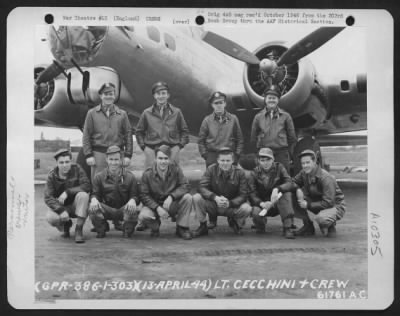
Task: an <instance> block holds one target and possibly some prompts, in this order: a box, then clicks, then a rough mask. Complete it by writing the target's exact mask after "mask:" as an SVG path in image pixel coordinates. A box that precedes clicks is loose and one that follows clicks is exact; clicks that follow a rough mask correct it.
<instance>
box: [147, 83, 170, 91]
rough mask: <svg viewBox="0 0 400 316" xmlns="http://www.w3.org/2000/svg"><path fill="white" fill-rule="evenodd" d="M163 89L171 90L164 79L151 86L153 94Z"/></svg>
mask: <svg viewBox="0 0 400 316" xmlns="http://www.w3.org/2000/svg"><path fill="white" fill-rule="evenodd" d="M161 90H168V91H169V87H168V85H167V83H165V82H163V81H159V82H156V83H155V84H153V86H152V87H151V94H154V93H156V92H158V91H161Z"/></svg>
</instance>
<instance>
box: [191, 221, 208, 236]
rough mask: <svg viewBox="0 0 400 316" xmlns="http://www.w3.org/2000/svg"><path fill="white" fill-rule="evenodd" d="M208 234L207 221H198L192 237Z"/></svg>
mask: <svg viewBox="0 0 400 316" xmlns="http://www.w3.org/2000/svg"><path fill="white" fill-rule="evenodd" d="M206 235H208V228H207V222H203V223H200V226H199V228H197V229H196V230H195V231H194V232H193V237H194V238H196V237H200V236H206Z"/></svg>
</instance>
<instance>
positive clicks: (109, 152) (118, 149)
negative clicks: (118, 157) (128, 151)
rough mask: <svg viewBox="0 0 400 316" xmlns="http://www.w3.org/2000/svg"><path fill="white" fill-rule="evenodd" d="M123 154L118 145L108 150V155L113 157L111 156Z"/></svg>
mask: <svg viewBox="0 0 400 316" xmlns="http://www.w3.org/2000/svg"><path fill="white" fill-rule="evenodd" d="M119 152H121V148H119V147H118V146H116V145H113V146H110V147H108V148H107V151H106V154H107V155H111V154H115V153H119Z"/></svg>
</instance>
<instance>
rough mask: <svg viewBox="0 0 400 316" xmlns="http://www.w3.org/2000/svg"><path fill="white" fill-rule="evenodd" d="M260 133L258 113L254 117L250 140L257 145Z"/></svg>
mask: <svg viewBox="0 0 400 316" xmlns="http://www.w3.org/2000/svg"><path fill="white" fill-rule="evenodd" d="M258 133H259V126H258V119H257V115H256V116H255V117H254V119H253V123H252V124H251V135H250V142H251V143H252V144H254V145H255V146H257V135H258Z"/></svg>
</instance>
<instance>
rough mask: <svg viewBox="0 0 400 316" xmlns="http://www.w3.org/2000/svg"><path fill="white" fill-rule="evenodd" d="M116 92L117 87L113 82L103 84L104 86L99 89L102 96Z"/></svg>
mask: <svg viewBox="0 0 400 316" xmlns="http://www.w3.org/2000/svg"><path fill="white" fill-rule="evenodd" d="M113 90H114V91H115V85H114V84H113V83H111V82H106V83H103V85H102V86H101V87H100V89H99V94H102V93H104V92H109V91H113Z"/></svg>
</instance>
